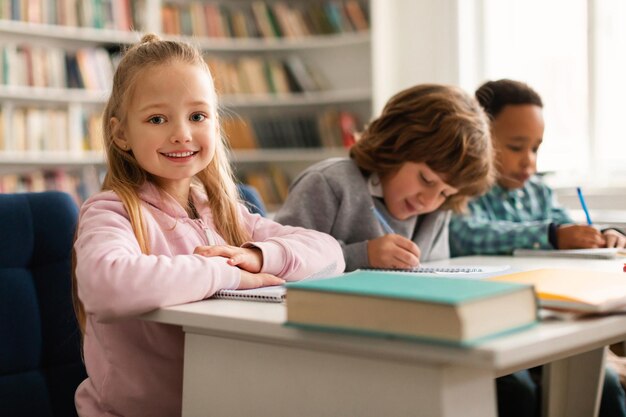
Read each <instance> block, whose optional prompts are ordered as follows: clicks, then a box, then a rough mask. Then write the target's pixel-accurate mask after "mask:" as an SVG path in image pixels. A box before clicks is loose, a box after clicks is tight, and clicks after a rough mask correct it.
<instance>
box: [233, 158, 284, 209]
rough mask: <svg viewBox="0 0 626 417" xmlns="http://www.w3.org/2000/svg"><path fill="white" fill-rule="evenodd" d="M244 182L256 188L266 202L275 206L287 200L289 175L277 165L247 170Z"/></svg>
mask: <svg viewBox="0 0 626 417" xmlns="http://www.w3.org/2000/svg"><path fill="white" fill-rule="evenodd" d="M243 182H244V183H246V184H250V185H251V186H253V187H254V188H256V189H257V191H258V192H259V195H260V196H261V199H262V200H263V201H264V202H265V204H267V205H268V206H274V207H276V206H279V205H280V204H282V203H283V202H284V201H285V198H286V197H287V191H288V189H289V179H288V178H287V175H286V174H285V173H284V171H283V170H281V169H280V168H278V167H277V166H275V165H271V166H270V167H269V168H268V169H264V170H257V171H249V172H246V173H245V174H244V175H243Z"/></svg>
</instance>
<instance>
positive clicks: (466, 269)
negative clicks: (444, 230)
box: [212, 265, 509, 303]
mask: <svg viewBox="0 0 626 417" xmlns="http://www.w3.org/2000/svg"><path fill="white" fill-rule="evenodd" d="M507 269H509V266H508V265H497V266H442V267H420V268H414V269H374V268H371V269H369V268H368V269H363V271H393V272H399V273H409V274H445V275H446V276H447V277H448V278H450V277H455V276H457V277H458V278H474V279H482V278H487V277H489V276H492V275H497V274H498V273H499V272H501V271H505V270H507ZM317 279H319V278H317ZM285 293H286V290H285V287H284V286H282V285H275V286H271V287H261V288H253V289H250V290H219V291H218V292H216V293H215V294H214V295H213V297H212V298H219V299H228V300H246V301H262V302H266V303H282V302H283V301H285Z"/></svg>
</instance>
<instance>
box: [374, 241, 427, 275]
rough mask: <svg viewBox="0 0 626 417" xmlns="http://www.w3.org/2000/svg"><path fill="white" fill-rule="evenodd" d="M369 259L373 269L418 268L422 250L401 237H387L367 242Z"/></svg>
mask: <svg viewBox="0 0 626 417" xmlns="http://www.w3.org/2000/svg"><path fill="white" fill-rule="evenodd" d="M367 257H368V259H369V263H370V266H371V267H373V268H398V269H410V268H416V267H418V266H419V264H420V248H419V247H418V246H417V245H416V244H415V243H414V242H413V241H411V240H409V239H407V238H405V237H403V236H400V235H385V236H382V237H379V238H376V239H372V240H368V241H367Z"/></svg>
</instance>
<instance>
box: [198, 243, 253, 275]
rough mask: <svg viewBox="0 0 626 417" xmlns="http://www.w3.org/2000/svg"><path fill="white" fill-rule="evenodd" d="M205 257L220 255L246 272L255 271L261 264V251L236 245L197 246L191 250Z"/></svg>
mask: <svg viewBox="0 0 626 417" xmlns="http://www.w3.org/2000/svg"><path fill="white" fill-rule="evenodd" d="M193 253H194V254H196V255H203V256H206V257H211V256H222V257H224V258H228V264H229V265H232V266H236V267H238V268H241V269H243V270H245V271H248V272H253V273H257V272H260V271H261V267H262V266H263V253H262V252H261V249H259V248H254V247H253V248H240V247H238V246H227V245H224V246H198V247H197V248H196V249H194V251H193Z"/></svg>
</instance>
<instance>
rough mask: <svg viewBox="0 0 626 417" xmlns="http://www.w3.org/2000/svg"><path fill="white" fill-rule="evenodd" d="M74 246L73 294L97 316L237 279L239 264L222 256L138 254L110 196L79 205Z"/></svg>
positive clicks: (204, 291) (130, 312)
mask: <svg viewBox="0 0 626 417" xmlns="http://www.w3.org/2000/svg"><path fill="white" fill-rule="evenodd" d="M111 195H112V196H114V194H112V193H111ZM74 249H75V251H76V270H75V273H76V279H77V283H78V295H79V298H80V300H81V301H82V303H83V304H84V306H85V309H86V311H87V313H89V314H93V315H95V316H96V319H98V320H112V319H117V318H124V317H130V316H135V315H138V314H142V313H145V312H148V311H150V310H153V309H156V308H159V307H164V306H169V305H174V304H181V303H187V302H192V301H198V300H202V299H204V298H207V297H209V296H211V295H212V294H213V293H214V292H216V291H217V290H220V289H222V288H237V286H238V285H239V279H240V273H239V269H237V268H235V267H232V266H230V265H227V264H226V260H225V259H224V258H219V257H213V258H207V257H204V256H200V255H193V254H188V255H174V256H167V255H145V254H143V253H142V252H141V250H140V247H139V244H138V242H137V239H136V237H135V235H134V233H133V230H132V227H131V224H130V221H129V220H128V217H127V214H126V211H125V210H124V208H123V205H122V203H121V202H120V201H119V200H116V198H115V197H113V198H111V199H108V200H107V199H103V198H102V197H101V198H100V199H98V200H95V201H91V202H88V203H86V204H85V205H84V206H83V208H82V210H81V215H80V219H79V227H78V231H77V238H76V241H75V243H74Z"/></svg>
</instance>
